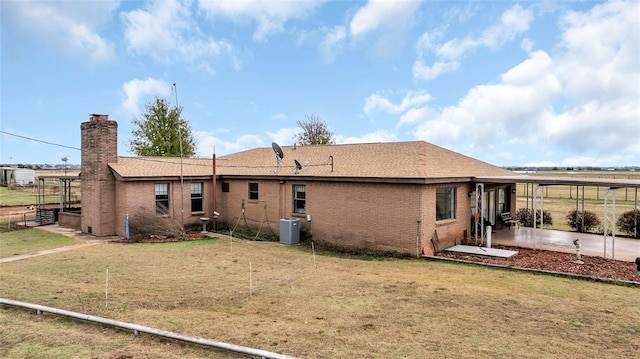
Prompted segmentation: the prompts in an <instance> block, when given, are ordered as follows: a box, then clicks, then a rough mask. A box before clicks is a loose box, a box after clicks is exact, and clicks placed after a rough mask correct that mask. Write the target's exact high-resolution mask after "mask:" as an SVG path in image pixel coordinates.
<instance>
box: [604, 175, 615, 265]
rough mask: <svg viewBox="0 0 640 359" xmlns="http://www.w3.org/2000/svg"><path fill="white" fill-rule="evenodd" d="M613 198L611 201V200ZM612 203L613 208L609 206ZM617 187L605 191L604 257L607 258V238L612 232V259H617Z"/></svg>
mask: <svg viewBox="0 0 640 359" xmlns="http://www.w3.org/2000/svg"><path fill="white" fill-rule="evenodd" d="M609 198H611V202H609ZM609 205H611V208H609ZM615 223H616V189H615V188H609V189H608V190H606V191H605V193H604V238H603V240H604V258H607V238H608V237H609V232H611V259H615V248H616V227H615V225H616V224H615Z"/></svg>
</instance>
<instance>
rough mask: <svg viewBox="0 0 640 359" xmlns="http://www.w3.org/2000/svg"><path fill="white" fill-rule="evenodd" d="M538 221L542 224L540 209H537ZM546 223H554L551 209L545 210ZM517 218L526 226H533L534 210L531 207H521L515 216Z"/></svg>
mask: <svg viewBox="0 0 640 359" xmlns="http://www.w3.org/2000/svg"><path fill="white" fill-rule="evenodd" d="M536 212H537V215H536V218H537V222H538V225H540V223H541V220H542V218H540V217H541V216H540V210H539V209H538V210H536ZM543 214H544V224H553V217H551V213H550V212H549V211H544V212H543ZM513 218H515V219H516V220H518V221H519V222H520V224H522V225H523V226H525V227H533V211H532V210H531V209H529V208H519V209H518V210H517V211H516V213H515V215H514V217H513Z"/></svg>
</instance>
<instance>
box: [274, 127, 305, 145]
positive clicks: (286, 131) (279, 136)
mask: <svg viewBox="0 0 640 359" xmlns="http://www.w3.org/2000/svg"><path fill="white" fill-rule="evenodd" d="M299 131H300V129H299V128H297V127H288V128H281V129H279V130H278V131H276V132H267V133H266V134H267V137H268V138H269V139H270V140H271V142H275V143H277V144H279V145H282V146H290V145H293V144H294V143H295V142H296V135H297V134H298V132H299Z"/></svg>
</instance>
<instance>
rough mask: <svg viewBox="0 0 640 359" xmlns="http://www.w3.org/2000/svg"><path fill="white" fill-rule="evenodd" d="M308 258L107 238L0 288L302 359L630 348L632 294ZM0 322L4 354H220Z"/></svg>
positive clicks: (635, 344)
mask: <svg viewBox="0 0 640 359" xmlns="http://www.w3.org/2000/svg"><path fill="white" fill-rule="evenodd" d="M315 260H316V261H315V264H316V265H315V266H314V259H313V256H312V254H311V253H309V252H308V251H307V250H306V249H304V248H302V247H297V246H283V245H280V244H278V243H264V242H263V243H255V242H245V241H235V242H234V243H233V245H231V243H230V242H229V241H228V240H222V239H214V240H200V241H192V242H178V243H164V244H126V245H123V244H108V243H105V244H101V245H97V246H91V247H85V248H82V249H77V250H74V251H68V252H63V253H58V254H52V255H48V256H43V257H38V258H33V259H29V260H26V261H19V262H13V263H5V264H2V265H0V266H1V267H0V296H2V297H5V298H11V299H15V300H21V301H26V302H33V303H38V304H43V305H49V306H53V307H59V308H63V309H68V310H74V311H78V312H84V313H88V314H93V315H98V316H102V317H107V318H112V319H116V320H122V321H128V322H134V323H138V324H142V325H147V326H151V327H156V328H160V329H165V330H169V331H174V332H178V333H182V334H186V335H193V336H199V337H204V338H209V339H215V340H220V341H225V342H230V343H234V344H239V345H246V346H251V347H256V348H260V349H265V350H270V351H275V352H280V353H284V354H289V355H293V356H299V357H305V358H354V357H360V358H362V357H373V358H397V357H406V358H424V357H451V358H514V357H516V358H540V357H545V358H567V357H585V358H586V357H633V356H635V355H636V354H637V352H638V350H640V302H638V300H637V297H638V289H637V288H631V287H622V286H614V285H610V284H603V283H595V282H588V281H582V280H571V279H566V278H556V277H550V276H545V275H535V274H528V273H521V272H513V271H506V270H496V269H489V268H483V267H476V266H469V265H461V264H454V263H440V262H430V261H424V260H415V259H414V260H369V261H367V260H358V259H345V258H336V257H333V256H329V255H317V256H316V257H315ZM250 267H251V269H252V272H251V278H252V282H251V283H250V272H249V268H250ZM107 268H108V270H109V302H108V306H105V304H106V303H105V279H106V270H107ZM0 323H2V325H0V344H1V345H0V356H2V357H9V358H26V357H37V356H32V355H30V354H29V353H37V352H44V353H49V354H48V355H44V356H40V357H67V358H86V357H95V358H114V357H128V356H132V357H136V358H156V357H157V358H207V357H220V353H211V352H208V351H205V350H203V349H200V348H196V349H194V348H193V347H191V346H188V345H182V344H178V343H174V342H163V341H160V340H159V339H153V338H150V337H148V336H144V335H143V336H141V337H139V338H135V337H133V335H131V334H125V333H121V332H118V331H115V330H110V329H103V328H100V327H98V326H92V325H86V324H79V323H75V322H71V321H69V320H65V319H59V318H52V317H51V316H49V315H45V316H44V317H38V318H34V317H33V316H32V315H31V314H25V313H24V312H22V311H19V310H14V309H2V310H0ZM154 343H155V345H154ZM25 353H26V354H25ZM59 353H61V354H60V355H58V354H59ZM206 353H209V354H206ZM634 353H635V354H634Z"/></svg>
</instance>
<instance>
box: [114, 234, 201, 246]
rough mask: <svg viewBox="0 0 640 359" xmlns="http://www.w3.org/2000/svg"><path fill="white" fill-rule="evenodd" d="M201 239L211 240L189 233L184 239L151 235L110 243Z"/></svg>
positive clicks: (116, 240) (115, 240) (121, 239)
mask: <svg viewBox="0 0 640 359" xmlns="http://www.w3.org/2000/svg"><path fill="white" fill-rule="evenodd" d="M200 239H211V238H209V237H205V236H203V235H202V234H201V233H187V234H185V235H184V237H183V238H178V237H171V236H158V235H150V236H144V237H136V238H132V239H131V240H126V239H124V238H120V239H114V240H111V241H109V242H110V243H125V244H126V243H169V242H184V241H196V240H200Z"/></svg>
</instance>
